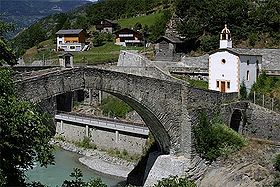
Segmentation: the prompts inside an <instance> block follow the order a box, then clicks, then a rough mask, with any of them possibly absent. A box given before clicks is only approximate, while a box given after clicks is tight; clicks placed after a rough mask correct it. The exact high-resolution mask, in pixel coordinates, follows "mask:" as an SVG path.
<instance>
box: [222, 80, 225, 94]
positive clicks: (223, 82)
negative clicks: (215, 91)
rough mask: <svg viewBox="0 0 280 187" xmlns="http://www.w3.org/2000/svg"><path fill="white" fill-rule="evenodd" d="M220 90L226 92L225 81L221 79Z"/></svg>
mask: <svg viewBox="0 0 280 187" xmlns="http://www.w3.org/2000/svg"><path fill="white" fill-rule="evenodd" d="M221 92H226V82H225V81H221Z"/></svg>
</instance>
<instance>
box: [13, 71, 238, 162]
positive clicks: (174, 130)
mask: <svg viewBox="0 0 280 187" xmlns="http://www.w3.org/2000/svg"><path fill="white" fill-rule="evenodd" d="M16 88H17V90H18V94H19V95H20V96H21V97H23V98H25V99H27V100H30V101H32V102H40V101H42V100H45V99H48V98H51V97H54V96H57V95H59V94H63V93H66V92H70V91H75V90H81V89H89V88H94V89H97V90H101V91H105V92H107V93H110V94H112V95H114V96H116V97H118V98H120V99H122V100H123V101H125V102H126V103H128V104H129V105H130V106H131V107H132V108H133V109H134V110H136V111H137V113H138V114H139V115H140V116H141V117H142V119H143V120H144V122H145V123H146V125H147V126H148V127H149V129H150V131H151V132H152V133H153V135H154V137H155V139H156V140H157V142H158V144H159V146H160V148H161V151H163V152H164V153H170V154H171V155H177V156H180V155H182V156H185V157H186V158H188V159H191V155H192V152H193V146H192V136H193V135H192V130H191V129H192V126H194V125H195V124H196V123H197V122H198V117H197V116H198V113H199V111H201V109H208V110H212V109H214V108H215V107H216V106H219V105H220V104H221V103H227V102H229V101H232V100H233V99H235V98H236V95H235V94H223V93H219V92H214V91H207V90H202V89H197V88H193V87H190V86H188V85H186V84H184V83H182V82H180V81H178V80H171V79H170V80H162V79H157V78H152V77H145V76H137V75H133V74H127V73H123V72H116V71H112V70H105V69H100V68H95V67H80V68H72V69H56V70H54V71H49V72H47V73H44V74H38V75H36V76H31V77H27V78H24V79H21V80H17V81H16Z"/></svg>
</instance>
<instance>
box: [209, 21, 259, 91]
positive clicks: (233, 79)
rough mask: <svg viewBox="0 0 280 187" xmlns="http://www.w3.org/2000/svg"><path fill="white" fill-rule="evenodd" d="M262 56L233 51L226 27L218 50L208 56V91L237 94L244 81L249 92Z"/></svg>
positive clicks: (241, 50)
mask: <svg viewBox="0 0 280 187" xmlns="http://www.w3.org/2000/svg"><path fill="white" fill-rule="evenodd" d="M261 63H262V55H258V54H252V53H248V49H244V50H243V49H233V48H232V40H231V34H230V31H229V29H228V28H227V25H225V28H224V29H223V30H222V32H221V34H220V49H219V50H218V51H216V52H214V53H212V54H210V55H209V89H210V90H216V91H220V92H227V93H230V92H239V89H240V86H241V84H242V82H243V81H244V84H245V86H246V89H247V90H248V91H249V90H250V89H251V87H252V85H253V84H254V82H255V81H256V79H257V77H258V74H259V70H260V68H261Z"/></svg>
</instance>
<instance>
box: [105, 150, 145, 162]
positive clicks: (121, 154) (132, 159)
mask: <svg viewBox="0 0 280 187" xmlns="http://www.w3.org/2000/svg"><path fill="white" fill-rule="evenodd" d="M106 152H107V154H108V155H110V156H112V157H116V158H121V159H124V160H127V161H129V162H136V161H138V160H139V159H140V155H139V154H133V155H131V154H129V153H128V152H127V150H125V149H124V150H122V151H120V150H118V149H111V148H110V149H108V150H106Z"/></svg>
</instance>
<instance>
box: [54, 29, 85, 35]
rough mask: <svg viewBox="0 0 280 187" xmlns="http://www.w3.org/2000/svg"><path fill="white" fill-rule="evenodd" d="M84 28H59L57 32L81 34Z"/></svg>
mask: <svg viewBox="0 0 280 187" xmlns="http://www.w3.org/2000/svg"><path fill="white" fill-rule="evenodd" d="M82 31H83V29H68V30H59V31H57V32H56V33H55V34H80V33H81V32H82Z"/></svg>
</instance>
